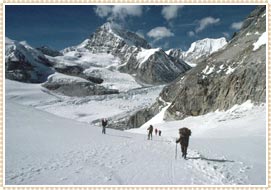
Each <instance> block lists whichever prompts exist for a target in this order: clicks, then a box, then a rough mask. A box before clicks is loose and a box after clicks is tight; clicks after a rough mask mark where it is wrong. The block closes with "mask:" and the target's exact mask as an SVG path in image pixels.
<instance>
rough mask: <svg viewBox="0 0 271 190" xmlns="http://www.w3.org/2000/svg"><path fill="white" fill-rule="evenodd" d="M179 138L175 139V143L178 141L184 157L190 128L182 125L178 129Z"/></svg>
mask: <svg viewBox="0 0 271 190" xmlns="http://www.w3.org/2000/svg"><path fill="white" fill-rule="evenodd" d="M179 134H180V138H179V139H177V140H176V143H180V145H181V149H182V157H183V158H184V159H186V155H187V148H188V144H189V137H190V136H191V134H192V132H191V130H190V129H188V128H186V127H183V128H180V129H179Z"/></svg>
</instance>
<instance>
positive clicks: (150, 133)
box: [147, 125, 153, 140]
mask: <svg viewBox="0 0 271 190" xmlns="http://www.w3.org/2000/svg"><path fill="white" fill-rule="evenodd" d="M147 130H148V131H149V132H148V140H152V131H153V126H152V125H150V126H149V128H148V129H147Z"/></svg>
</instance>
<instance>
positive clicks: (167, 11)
mask: <svg viewBox="0 0 271 190" xmlns="http://www.w3.org/2000/svg"><path fill="white" fill-rule="evenodd" d="M183 7H184V6H183V5H169V6H164V7H163V9H162V15H163V17H164V18H165V19H166V20H170V19H173V18H176V17H177V15H178V10H179V9H181V8H183Z"/></svg>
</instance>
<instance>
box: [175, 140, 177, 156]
mask: <svg viewBox="0 0 271 190" xmlns="http://www.w3.org/2000/svg"><path fill="white" fill-rule="evenodd" d="M176 141H177V139H176ZM175 160H177V143H176V148H175Z"/></svg>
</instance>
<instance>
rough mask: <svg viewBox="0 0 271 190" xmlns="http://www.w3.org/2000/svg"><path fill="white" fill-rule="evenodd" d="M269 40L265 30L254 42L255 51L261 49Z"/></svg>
mask: <svg viewBox="0 0 271 190" xmlns="http://www.w3.org/2000/svg"><path fill="white" fill-rule="evenodd" d="M266 41H267V33H266V32H264V33H262V35H261V36H260V37H259V39H258V41H257V42H255V43H254V44H253V51H256V50H257V49H259V48H260V47H261V46H262V45H264V44H266Z"/></svg>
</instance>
